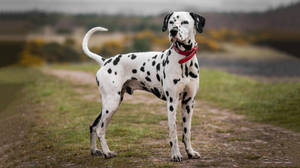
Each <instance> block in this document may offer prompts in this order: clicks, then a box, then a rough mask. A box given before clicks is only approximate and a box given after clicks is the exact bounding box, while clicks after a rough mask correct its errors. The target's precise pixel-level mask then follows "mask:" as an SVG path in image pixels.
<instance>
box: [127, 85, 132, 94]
mask: <svg viewBox="0 0 300 168" xmlns="http://www.w3.org/2000/svg"><path fill="white" fill-rule="evenodd" d="M126 92H127V93H128V94H130V95H132V93H133V91H132V89H131V87H126Z"/></svg>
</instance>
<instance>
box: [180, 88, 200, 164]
mask: <svg viewBox="0 0 300 168" xmlns="http://www.w3.org/2000/svg"><path fill="white" fill-rule="evenodd" d="M193 107H194V96H193V95H191V94H189V93H188V92H184V94H183V98H182V111H181V117H182V126H183V134H182V142H183V144H184V146H185V150H186V153H187V154H188V157H189V159H196V158H199V157H200V154H199V153H198V152H196V151H194V150H193V148H192V145H191V123H192V115H193Z"/></svg>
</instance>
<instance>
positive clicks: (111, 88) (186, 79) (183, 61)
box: [82, 12, 205, 162]
mask: <svg viewBox="0 0 300 168" xmlns="http://www.w3.org/2000/svg"><path fill="white" fill-rule="evenodd" d="M204 25H205V19H204V17H202V16H200V15H198V14H195V13H189V12H173V13H170V14H168V15H167V16H165V18H164V22H163V27H162V31H166V30H167V29H168V30H169V39H170V44H171V46H170V48H169V49H167V50H165V51H163V52H139V53H129V54H119V55H117V56H114V57H111V58H108V59H104V58H103V57H101V56H99V55H97V54H95V53H92V52H91V51H90V50H89V49H88V40H89V39H90V36H91V35H92V34H93V33H94V32H96V31H107V29H105V28H103V27H95V28H93V29H91V30H89V31H88V32H87V34H86V35H85V37H84V39H83V42H82V47H83V51H84V53H85V54H86V55H88V56H89V57H91V58H92V59H94V60H96V61H97V62H98V63H99V64H100V66H101V67H100V69H99V70H98V72H97V74H96V81H97V84H98V90H99V92H100V93H101V99H102V110H101V113H100V114H99V115H98V117H97V118H96V119H95V121H94V122H93V123H92V125H91V126H90V143H91V154H92V155H102V154H103V155H104V157H105V158H112V157H114V156H116V153H114V152H112V151H111V150H110V149H109V147H108V146H107V143H106V140H105V130H106V127H107V126H108V124H109V122H110V120H111V118H112V116H113V114H114V113H115V112H116V111H117V109H118V107H119V105H120V103H121V102H122V99H123V95H124V93H125V92H127V93H128V94H132V93H133V91H134V90H145V91H148V92H152V93H153V94H155V95H156V96H157V97H158V98H160V99H163V100H166V101H167V109H168V126H169V137H170V146H171V160H172V161H175V162H179V161H182V155H181V153H180V151H179V147H178V138H177V130H176V109H177V105H178V103H180V102H181V104H182V112H181V116H182V125H183V135H182V142H183V143H184V145H185V150H186V152H187V154H188V158H189V159H194V158H199V157H200V155H199V153H198V152H196V151H195V150H193V148H192V145H191V131H190V130H191V120H192V114H193V107H194V97H195V95H196V93H197V90H198V86H199V76H198V74H199V66H198V61H197V57H196V52H197V49H198V47H197V42H196V41H195V35H196V31H198V32H199V33H202V31H203V27H204ZM97 137H98V138H99V139H100V142H101V147H102V151H100V150H98V149H97V146H96V138H97Z"/></svg>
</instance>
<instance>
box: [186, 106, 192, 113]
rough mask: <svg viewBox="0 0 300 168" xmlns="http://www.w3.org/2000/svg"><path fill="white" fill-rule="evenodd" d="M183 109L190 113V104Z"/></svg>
mask: <svg viewBox="0 0 300 168" xmlns="http://www.w3.org/2000/svg"><path fill="white" fill-rule="evenodd" d="M185 109H186V112H187V113H188V114H190V112H191V109H190V106H186V107H185Z"/></svg>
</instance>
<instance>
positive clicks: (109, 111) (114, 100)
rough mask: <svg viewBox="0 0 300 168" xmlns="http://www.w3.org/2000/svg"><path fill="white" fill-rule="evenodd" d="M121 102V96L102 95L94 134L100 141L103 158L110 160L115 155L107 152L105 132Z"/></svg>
mask: <svg viewBox="0 0 300 168" xmlns="http://www.w3.org/2000/svg"><path fill="white" fill-rule="evenodd" d="M120 102H121V96H120V95H119V94H117V93H115V94H113V93H112V94H109V95H106V96H103V95H102V116H101V119H100V121H99V123H98V125H97V127H96V134H97V136H98V137H99V139H100V142H101V147H102V152H103V155H104V157H105V158H112V157H114V156H116V153H114V152H112V151H110V150H109V147H108V145H107V143H106V140H105V130H106V128H107V126H108V124H109V122H110V120H111V118H112V116H113V114H114V113H115V112H116V111H117V109H118V107H119V105H120Z"/></svg>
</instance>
